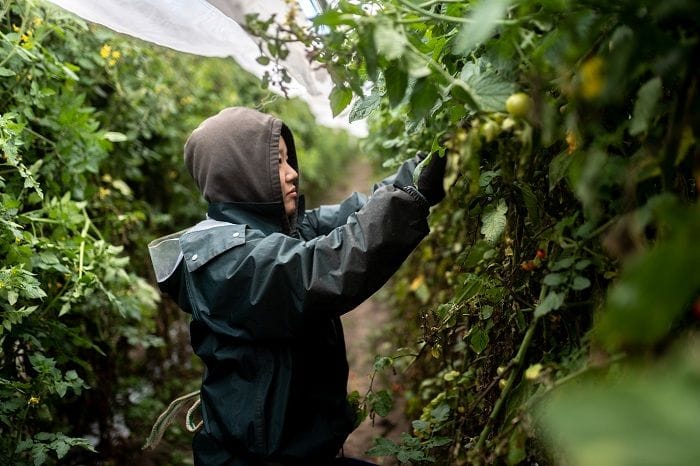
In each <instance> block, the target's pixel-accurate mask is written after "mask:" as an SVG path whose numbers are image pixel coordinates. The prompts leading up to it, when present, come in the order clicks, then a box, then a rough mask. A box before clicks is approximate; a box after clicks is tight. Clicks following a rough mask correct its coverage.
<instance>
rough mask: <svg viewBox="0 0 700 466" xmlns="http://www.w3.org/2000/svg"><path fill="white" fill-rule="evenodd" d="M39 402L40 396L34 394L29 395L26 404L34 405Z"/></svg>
mask: <svg viewBox="0 0 700 466" xmlns="http://www.w3.org/2000/svg"><path fill="white" fill-rule="evenodd" d="M39 403H41V398H39V397H38V396H34V395H32V396H30V397H29V401H27V404H28V405H31V406H36V405H38V404H39Z"/></svg>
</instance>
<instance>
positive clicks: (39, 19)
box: [32, 16, 44, 27]
mask: <svg viewBox="0 0 700 466" xmlns="http://www.w3.org/2000/svg"><path fill="white" fill-rule="evenodd" d="M32 22H33V23H34V26H36V27H39V26H41V25H42V24H44V20H43V19H41V18H39V17H38V16H37V17H36V18H34V21H32Z"/></svg>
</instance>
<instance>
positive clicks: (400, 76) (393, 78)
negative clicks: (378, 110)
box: [384, 65, 408, 107]
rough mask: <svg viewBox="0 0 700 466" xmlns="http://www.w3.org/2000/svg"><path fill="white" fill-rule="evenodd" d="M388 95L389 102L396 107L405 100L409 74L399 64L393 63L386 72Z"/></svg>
mask: <svg viewBox="0 0 700 466" xmlns="http://www.w3.org/2000/svg"><path fill="white" fill-rule="evenodd" d="M384 80H385V81H386V95H387V97H388V98H389V104H390V105H391V106H392V107H396V106H397V105H398V104H400V103H401V101H402V100H403V97H404V95H405V94H406V87H407V86H408V74H407V73H406V72H405V71H404V70H403V69H401V68H400V67H399V66H397V65H392V66H390V67H389V68H387V70H386V71H385V72H384Z"/></svg>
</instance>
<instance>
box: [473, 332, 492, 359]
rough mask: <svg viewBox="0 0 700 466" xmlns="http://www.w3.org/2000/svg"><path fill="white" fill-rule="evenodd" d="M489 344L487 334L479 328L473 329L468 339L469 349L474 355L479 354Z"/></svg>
mask: <svg viewBox="0 0 700 466" xmlns="http://www.w3.org/2000/svg"><path fill="white" fill-rule="evenodd" d="M488 344H489V334H488V333H487V332H486V331H485V330H483V329H480V328H477V329H474V330H473V331H472V334H471V335H470V337H469V347H470V348H471V349H472V351H474V352H475V353H476V354H480V353H481V352H482V351H484V350H485V349H486V347H487V346H488Z"/></svg>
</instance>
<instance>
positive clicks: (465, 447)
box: [251, 0, 700, 464]
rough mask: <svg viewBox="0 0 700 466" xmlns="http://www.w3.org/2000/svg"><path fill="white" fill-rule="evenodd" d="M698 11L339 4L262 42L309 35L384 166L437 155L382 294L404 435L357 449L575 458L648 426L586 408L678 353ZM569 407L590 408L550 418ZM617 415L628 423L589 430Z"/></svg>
mask: <svg viewBox="0 0 700 466" xmlns="http://www.w3.org/2000/svg"><path fill="white" fill-rule="evenodd" d="M699 17H700V15H698V6H697V5H695V4H693V2H685V1H676V2H670V3H664V5H660V4H657V3H654V2H650V1H643V0H626V1H622V2H615V3H614V4H609V3H605V2H599V1H595V0H576V1H559V0H544V1H535V0H522V1H517V2H516V1H508V0H501V1H493V2H492V1H489V2H486V1H482V2H471V1H467V0H464V1H460V0H455V1H435V0H429V1H424V2H418V1H412V0H386V1H359V0H358V1H346V0H345V1H339V2H338V3H337V5H336V6H335V7H333V8H329V9H326V10H325V11H323V12H322V13H320V14H319V15H318V16H317V17H316V18H314V19H313V25H312V26H311V27H309V28H306V29H304V28H297V29H295V30H293V31H291V30H290V29H289V28H287V29H286V30H285V31H283V33H282V34H281V36H274V35H271V34H268V35H267V37H268V40H270V39H269V38H270V37H284V39H285V40H287V41H289V40H293V39H296V40H299V41H300V42H302V43H303V44H305V45H306V46H307V47H308V48H309V53H310V55H311V56H313V57H314V58H316V59H317V60H319V61H320V62H321V63H322V64H323V65H324V66H325V67H326V68H327V69H328V71H329V72H330V74H331V76H332V78H333V80H334V83H335V88H334V90H333V93H332V94H331V99H330V105H331V107H332V109H333V111H334V113H336V114H338V113H340V112H341V111H342V110H343V109H345V108H347V107H350V108H351V110H350V119H351V120H353V119H362V118H366V117H369V120H368V122H369V127H370V136H369V138H368V140H367V141H366V144H367V146H368V148H370V149H371V151H373V152H374V153H376V154H379V158H380V159H381V160H382V161H383V162H384V164H385V165H392V164H394V163H396V162H397V161H399V160H402V159H405V158H407V157H409V156H411V155H413V154H414V153H416V152H417V151H419V150H423V151H431V152H436V153H437V154H439V155H441V156H446V157H448V176H447V179H446V186H447V187H448V188H449V195H448V199H447V200H446V201H445V202H444V203H442V204H441V205H440V206H439V207H438V208H436V209H435V210H434V211H433V213H432V216H431V223H432V226H433V233H432V234H431V236H430V237H429V238H428V239H427V240H426V241H425V242H424V243H423V245H422V246H421V247H420V248H419V250H418V251H417V252H416V254H415V255H414V256H413V258H412V259H411V260H410V261H409V263H408V264H407V266H406V268H405V269H404V270H403V272H402V273H401V276H400V277H399V278H398V279H396V280H395V282H394V284H393V288H392V292H391V296H390V298H389V299H391V300H392V301H393V303H394V304H395V306H396V308H397V313H398V314H399V315H400V316H401V318H400V319H398V320H397V322H398V323H397V324H396V326H397V329H396V336H395V338H394V343H395V344H396V346H400V347H407V348H409V349H410V351H409V352H411V353H415V354H418V355H419V356H418V357H416V358H414V359H412V360H410V361H411V362H410V363H408V362H403V363H402V362H399V360H397V362H396V364H393V365H392V367H400V368H404V369H405V372H404V374H405V382H406V384H407V385H408V386H409V387H411V388H410V390H408V391H407V392H406V393H405V394H404V395H405V396H406V397H407V401H408V411H409V414H411V415H412V416H415V420H414V421H413V425H412V427H413V429H412V432H411V433H407V434H406V435H405V436H404V438H403V440H402V441H401V442H399V443H393V442H389V441H387V440H384V439H381V440H378V441H377V442H378V443H377V445H376V446H375V447H374V448H373V449H372V450H371V453H372V454H375V455H389V456H395V457H397V458H399V460H401V461H402V462H412V463H421V462H431V461H435V462H438V463H439V464H492V463H495V462H504V463H507V464H517V463H521V462H526V463H539V464H542V463H543V462H544V463H549V462H558V461H560V460H561V459H562V455H563V454H566V455H570V457H571V458H572V461H573V462H575V463H577V464H579V463H580V464H595V463H591V462H590V461H591V460H590V458H593V456H586V454H589V455H590V452H591V451H592V449H593V448H594V446H595V442H596V441H599V437H596V434H593V433H591V432H598V433H599V435H600V436H601V437H602V436H603V435H607V436H608V437H609V438H608V440H609V441H611V442H619V443H615V445H624V441H625V440H628V439H630V438H642V437H643V436H644V435H645V434H644V428H645V427H646V428H648V429H651V431H654V432H658V430H657V429H656V428H655V427H654V426H653V425H650V424H649V423H648V421H647V420H646V419H642V418H641V416H640V415H639V414H635V410H634V409H631V408H630V409H629V410H627V411H625V410H624V409H622V408H619V409H617V410H616V409H609V410H608V411H606V412H601V411H600V410H599V409H598V408H597V406H598V405H600V406H606V407H610V406H614V403H612V402H611V399H613V398H614V397H615V396H619V391H618V388H617V387H619V386H620V385H623V386H626V387H627V389H628V390H629V391H630V392H632V393H634V394H635V396H638V397H639V398H638V400H637V402H638V404H637V405H636V406H637V409H639V410H642V409H643V406H642V405H643V402H644V400H653V401H658V400H657V398H655V395H651V394H649V393H648V392H646V391H645V389H644V388H643V381H644V380H648V379H645V376H644V375H643V374H644V371H648V372H649V373H651V374H655V373H667V372H664V371H663V370H662V369H661V367H663V365H660V364H658V363H656V362H654V361H655V358H667V359H662V360H664V361H672V364H671V366H672V367H688V365H689V364H690V365H691V366H692V364H693V363H692V361H695V363H697V353H696V351H697V347H698V341H697V320H696V319H695V318H694V317H693V314H692V310H691V309H692V308H693V303H695V302H697V300H698V293H699V292H700V278H699V277H700V275H699V274H697V272H696V270H695V268H696V266H694V265H693V264H697V261H698V259H700V257H699V256H698V254H699V252H700V249H699V248H697V247H693V246H691V245H692V232H693V231H696V230H697V228H698V218H700V216H699V215H698V213H699V211H698V205H697V196H698V193H697V184H698V180H699V176H700V175H699V173H700V165H699V164H700V148H699V146H698V142H697V135H698V132H699V130H700V128H699V119H698V114H697V109H698V108H700V106H698V104H699V103H700V97H699V96H698V91H697V87H698V73H697V67H696V66H695V65H694V63H695V62H696V59H697V58H698V56H699V54H700V42H699V41H700V38H699V37H698V30H700V29H698V20H697V18H699ZM266 27H274V26H273V24H272V23H270V24H268V25H267V26H266ZM251 30H253V31H255V28H252V29H251ZM273 42H274V40H273ZM279 48H282V49H283V48H284V45H283V44H282V43H281V42H276V43H275V47H269V48H268V49H267V51H266V52H265V53H272V54H273V55H274V53H275V52H274V51H275V50H278V49H279ZM261 50H265V49H261ZM406 335H410V338H407V337H406ZM688 335H690V336H688ZM678 346H680V348H685V350H683V349H681V350H680V352H679V353H678V352H674V350H673V348H677V347H678ZM689 348H694V349H693V350H692V351H690V350H689ZM676 351H678V350H676ZM693 351H695V353H693ZM684 354H685V355H684ZM687 354H695V355H696V356H692V357H691V356H687ZM661 355H664V356H663V357H662V356H661ZM390 356H391V355H388V356H385V357H390ZM693 358H694V359H693ZM401 361H404V358H402V359H401ZM640 366H641V368H639V367H640ZM635 368H639V369H635ZM635 371H640V372H635ZM691 372H692V373H693V374H694V377H695V379H694V380H695V381H696V382H695V385H692V386H694V387H695V388H696V389H697V387H698V384H697V380H698V379H697V376H698V372H697V369H695V370H694V372H693V371H691ZM620 373H622V374H623V375H619V374H620ZM668 373H669V374H671V375H670V379H671V380H675V381H676V382H677V383H679V384H680V385H682V382H681V381H680V378H682V375H680V374H682V373H683V371H682V370H678V371H674V370H671V371H670V372H668ZM640 374H641V375H640ZM647 377H653V376H648V375H647ZM600 386H603V387H605V390H602V391H599V390H595V389H593V388H592V387H600ZM576 387H583V388H582V389H580V390H579V391H576V390H575V388H576ZM689 393H690V390H688V391H686V392H683V393H681V392H678V393H676V395H677V396H678V397H679V398H678V399H677V400H676V399H674V402H678V403H681V401H679V400H680V399H683V401H684V402H688V403H691V404H693V403H694V402H693V401H690V400H689V399H688V394H689ZM586 395H589V396H588V397H587V396H586ZM669 396H670V395H669ZM684 396H685V397H686V398H682V397H684ZM579 400H583V401H579ZM370 401H371V400H370ZM669 403H670V404H672V403H671V402H669ZM553 406H554V407H556V409H554V408H552V407H553ZM579 406H586V407H587V408H588V410H589V412H590V413H595V415H597V416H598V418H596V416H595V415H593V414H590V415H587V414H588V411H586V412H583V414H582V415H581V419H580V422H579V423H575V422H571V421H567V420H568V419H569V413H573V412H577V413H580V412H581V410H580V409H578V407H579ZM370 408H371V403H370ZM630 412H631V413H632V414H630ZM627 415H631V416H632V417H633V418H634V419H639V425H638V426H635V427H634V428H630V429H623V428H618V429H615V428H610V427H609V426H610V425H617V424H616V422H617V421H615V420H616V419H620V418H622V417H624V416H627ZM601 420H605V421H606V422H603V423H601ZM674 423H675V424H674ZM659 424H660V425H666V426H669V425H676V424H678V425H684V424H683V423H682V421H680V420H679V419H678V418H674V417H673V416H670V415H669V416H667V417H664V418H663V419H660V420H659ZM689 430H690V431H692V432H695V433H697V428H690V429H689ZM579 433H584V434H585V435H580V436H579V435H577V434H579ZM635 436H637V437H635ZM445 438H447V439H449V442H445V441H443V440H444V439H445ZM552 445H556V446H552ZM669 445H675V446H676V447H678V448H680V450H679V451H681V450H682V452H681V453H678V455H679V456H678V457H684V456H683V455H690V456H692V455H693V454H694V455H697V454H698V450H697V448H695V447H691V446H688V445H685V446H682V445H680V444H678V443H674V442H673V441H670V443H669ZM642 450H644V452H645V454H647V455H649V456H648V457H654V458H659V456H658V455H659V454H660V453H659V452H658V451H652V450H651V449H650V448H647V449H644V448H643V449H642ZM670 450H671V448H670V447H669V451H670ZM561 451H564V452H565V453H561ZM620 451H621V453H620V455H621V456H620V457H618V460H619V461H620V462H621V463H619V464H635V463H634V460H633V459H634V458H635V457H637V456H636V455H637V454H638V453H637V452H635V451H633V449H631V448H626V447H624V446H620ZM690 456H688V457H690ZM620 458H621V459H620ZM597 459H599V460H600V458H597ZM659 461H660V462H663V461H664V459H663V458H660V459H659Z"/></svg>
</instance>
